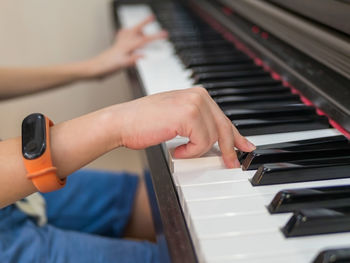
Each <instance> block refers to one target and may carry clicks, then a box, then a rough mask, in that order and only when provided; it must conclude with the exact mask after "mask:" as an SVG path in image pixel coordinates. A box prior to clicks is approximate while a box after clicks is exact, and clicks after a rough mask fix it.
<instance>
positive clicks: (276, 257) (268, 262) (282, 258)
mask: <svg viewBox="0 0 350 263" xmlns="http://www.w3.org/2000/svg"><path fill="white" fill-rule="evenodd" d="M314 257H315V255H314V251H312V252H310V251H300V252H299V253H298V254H295V253H279V252H278V251H276V252H275V253H274V254H273V255H269V256H268V257H264V256H262V255H259V256H257V257H250V258H248V259H247V258H245V257H243V256H242V257H234V258H230V257H227V258H220V259H212V260H210V261H206V262H210V263H228V262H234V263H257V262H258V263H282V262H283V263H296V262H298V263H299V262H308V263H310V262H311V260H310V259H313V258H314Z"/></svg>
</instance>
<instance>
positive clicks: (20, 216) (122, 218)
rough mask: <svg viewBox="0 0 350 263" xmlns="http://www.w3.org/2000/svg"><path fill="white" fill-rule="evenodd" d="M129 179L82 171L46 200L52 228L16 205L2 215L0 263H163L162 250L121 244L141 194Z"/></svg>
mask: <svg viewBox="0 0 350 263" xmlns="http://www.w3.org/2000/svg"><path fill="white" fill-rule="evenodd" d="M137 184H138V177H137V176H135V175H131V174H129V173H114V172H106V171H95V170H80V171H77V172H75V173H74V174H72V175H70V176H69V177H68V179H67V185H66V186H65V187H64V188H63V189H61V190H58V191H55V192H51V193H47V194H43V196H44V198H45V201H46V212H47V217H48V224H46V225H44V226H42V227H39V226H38V225H37V224H36V222H35V220H34V219H33V218H31V217H30V216H28V215H26V214H25V213H23V212H22V211H20V210H19V209H17V207H16V206H15V205H10V206H7V207H5V208H3V209H0V262H4V263H22V262H23V263H29V262H34V263H36V262H40V263H41V262H42V263H70V262H72V263H79V262H84V263H90V262H91V263H109V262H150V263H151V262H152V263H153V262H159V259H158V254H159V253H158V247H157V246H156V245H155V244H152V243H150V242H146V241H131V240H125V239H122V238H121V237H122V235H123V231H124V228H125V226H126V224H127V222H128V220H129V217H130V213H131V211H132V205H133V201H134V197H135V193H136V189H137Z"/></svg>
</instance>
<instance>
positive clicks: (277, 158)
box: [242, 146, 350, 170]
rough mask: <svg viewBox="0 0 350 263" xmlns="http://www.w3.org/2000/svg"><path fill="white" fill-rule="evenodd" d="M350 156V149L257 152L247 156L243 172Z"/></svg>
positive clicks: (265, 150) (267, 150) (264, 150)
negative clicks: (262, 167) (305, 161)
mask: <svg viewBox="0 0 350 263" xmlns="http://www.w3.org/2000/svg"><path fill="white" fill-rule="evenodd" d="M338 156H339V157H341V156H349V157H350V148H349V146H348V147H347V148H345V147H337V148H323V149H314V150H297V151H295V150H294V151H286V150H280V149H262V150H255V151H253V152H251V153H249V154H248V155H247V157H246V158H245V159H244V160H243V162H242V169H243V170H256V169H258V168H259V166H261V165H263V164H267V163H281V162H289V161H297V160H310V159H325V158H332V157H338Z"/></svg>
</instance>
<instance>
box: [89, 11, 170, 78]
mask: <svg viewBox="0 0 350 263" xmlns="http://www.w3.org/2000/svg"><path fill="white" fill-rule="evenodd" d="M152 21H154V17H153V16H150V17H148V18H147V19H145V20H144V21H142V22H141V23H139V24H138V25H136V26H134V27H132V28H125V29H121V30H120V31H119V32H118V33H117V35H116V38H115V42H114V44H113V45H112V47H110V48H109V49H107V50H106V51H104V52H103V53H101V54H100V55H98V56H97V57H94V58H93V59H91V60H89V61H87V65H88V66H87V69H88V71H89V75H90V77H93V78H94V77H104V76H106V75H108V74H111V73H113V72H115V71H117V70H119V69H122V68H125V67H129V66H132V65H134V64H135V62H136V61H137V60H138V59H139V58H141V57H142V55H140V54H137V53H135V51H136V50H137V49H139V48H142V47H143V46H145V45H146V44H148V43H150V42H152V41H155V40H158V39H164V38H166V37H167V36H168V34H167V32H165V31H160V32H158V33H157V34H154V35H145V34H143V29H144V27H145V26H146V25H147V24H149V23H151V22H152Z"/></svg>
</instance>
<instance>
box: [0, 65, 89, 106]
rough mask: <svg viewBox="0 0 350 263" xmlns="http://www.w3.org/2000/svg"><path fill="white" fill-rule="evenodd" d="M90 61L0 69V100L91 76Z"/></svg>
mask: <svg viewBox="0 0 350 263" xmlns="http://www.w3.org/2000/svg"><path fill="white" fill-rule="evenodd" d="M90 65H91V63H90V61H84V62H78V63H72V64H66V65H58V66H49V67H37V68H0V98H1V99H5V98H11V97H16V96H20V95H25V94H30V93H34V92H37V91H41V90H45V89H50V88H54V87H58V86H61V85H65V84H69V83H72V82H75V81H79V80H82V79H85V78H89V77H92V76H91V70H90V68H91V66H90Z"/></svg>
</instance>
